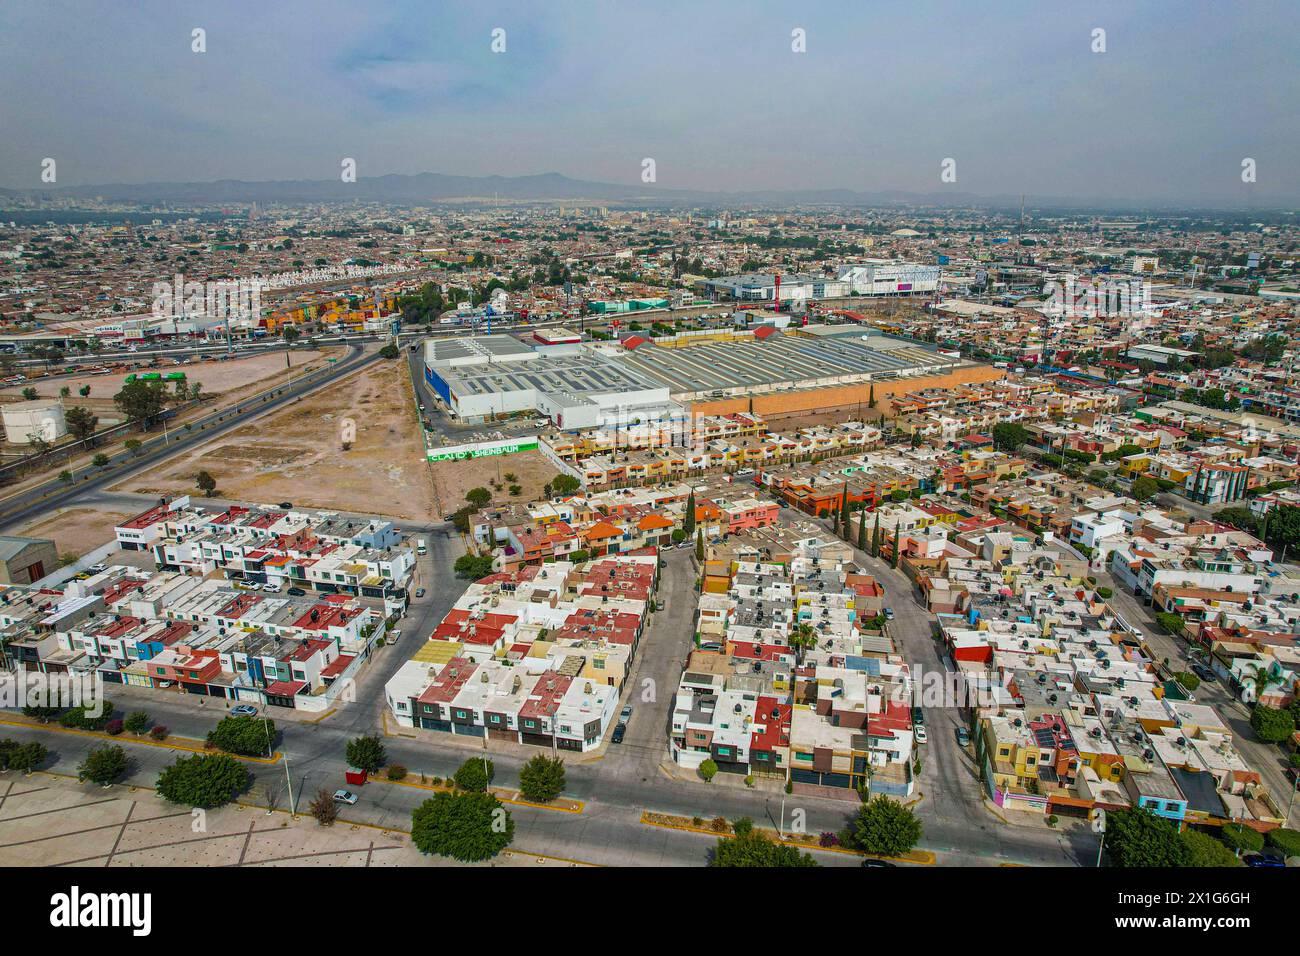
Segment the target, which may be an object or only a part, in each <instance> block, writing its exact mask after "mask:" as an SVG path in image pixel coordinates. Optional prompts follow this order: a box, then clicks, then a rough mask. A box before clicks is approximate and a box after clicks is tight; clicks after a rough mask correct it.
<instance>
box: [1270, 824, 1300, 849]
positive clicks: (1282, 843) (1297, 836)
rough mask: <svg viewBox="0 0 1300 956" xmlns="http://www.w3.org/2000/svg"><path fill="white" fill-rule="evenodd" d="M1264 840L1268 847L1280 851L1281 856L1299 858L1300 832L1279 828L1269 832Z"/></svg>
mask: <svg viewBox="0 0 1300 956" xmlns="http://www.w3.org/2000/svg"><path fill="white" fill-rule="evenodd" d="M1265 839H1266V840H1267V841H1268V845H1269V846H1271V847H1273V848H1274V849H1276V850H1280V851H1281V852H1282V855H1283V856H1300V830H1292V829H1289V828H1287V827H1279V828H1278V829H1276V830H1269V831H1268V835H1267V836H1266V837H1265Z"/></svg>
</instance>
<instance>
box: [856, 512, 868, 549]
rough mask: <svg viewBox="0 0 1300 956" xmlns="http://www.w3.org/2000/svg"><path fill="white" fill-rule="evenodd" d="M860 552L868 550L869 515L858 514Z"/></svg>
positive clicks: (864, 513)
mask: <svg viewBox="0 0 1300 956" xmlns="http://www.w3.org/2000/svg"><path fill="white" fill-rule="evenodd" d="M858 550H859V551H866V550H867V513H866V512H865V511H862V512H859V513H858Z"/></svg>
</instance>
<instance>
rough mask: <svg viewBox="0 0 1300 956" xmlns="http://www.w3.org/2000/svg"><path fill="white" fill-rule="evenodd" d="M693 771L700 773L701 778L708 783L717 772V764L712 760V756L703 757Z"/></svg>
mask: <svg viewBox="0 0 1300 956" xmlns="http://www.w3.org/2000/svg"><path fill="white" fill-rule="evenodd" d="M695 772H696V773H698V774H699V775H700V779H701V780H703V781H704V782H705V783H708V782H709V781H710V780H712V779H713V778H714V776H715V775H716V774H717V772H718V765H717V764H716V763H714V762H713V758H712V757H705V758H704V760H702V761H701V762H700V765H699V767H698V768H696V771H695Z"/></svg>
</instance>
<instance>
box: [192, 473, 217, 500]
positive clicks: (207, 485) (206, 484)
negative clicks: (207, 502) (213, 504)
mask: <svg viewBox="0 0 1300 956" xmlns="http://www.w3.org/2000/svg"><path fill="white" fill-rule="evenodd" d="M194 484H196V485H198V488H199V491H201V492H203V495H204V497H205V498H211V497H212V495H213V493H214V492H216V490H217V479H215V478H213V477H212V473H211V472H209V471H206V470H204V471H200V472H199V473H198V474H197V475H195V476H194Z"/></svg>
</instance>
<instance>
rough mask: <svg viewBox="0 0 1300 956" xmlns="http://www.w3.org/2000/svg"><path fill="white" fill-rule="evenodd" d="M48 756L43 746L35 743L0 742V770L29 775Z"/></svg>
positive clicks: (48, 753)
mask: <svg viewBox="0 0 1300 956" xmlns="http://www.w3.org/2000/svg"><path fill="white" fill-rule="evenodd" d="M4 745H8V746H4ZM49 755H50V752H49V750H47V749H46V747H45V745H44V744H41V743H37V742H36V741H32V742H31V743H26V744H20V743H16V742H15V741H12V740H5V741H0V770H19V771H22V772H23V773H24V774H30V773H31V772H32V771H33V770H35V769H36V768H37V767H39V766H40V765H41V764H43V763H45V758H46V757H48V756H49Z"/></svg>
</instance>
